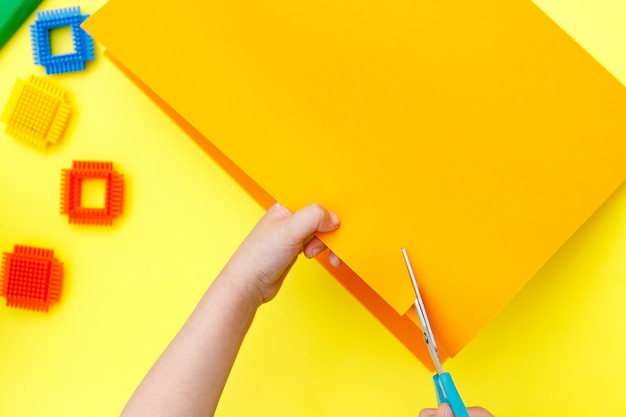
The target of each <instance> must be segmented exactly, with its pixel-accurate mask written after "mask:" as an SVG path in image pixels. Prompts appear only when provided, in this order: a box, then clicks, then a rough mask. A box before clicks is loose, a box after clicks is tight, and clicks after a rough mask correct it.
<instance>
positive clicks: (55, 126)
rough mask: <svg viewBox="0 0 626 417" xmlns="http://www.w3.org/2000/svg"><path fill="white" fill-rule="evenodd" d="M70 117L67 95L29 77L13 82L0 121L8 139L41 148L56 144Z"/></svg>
mask: <svg viewBox="0 0 626 417" xmlns="http://www.w3.org/2000/svg"><path fill="white" fill-rule="evenodd" d="M70 113H71V107H70V103H69V100H68V94H67V92H66V91H65V90H64V89H62V88H61V87H59V86H57V85H55V84H52V83H50V82H49V81H47V80H44V79H43V78H40V77H37V76H34V75H31V76H30V77H28V81H23V80H20V79H18V80H17V81H16V83H15V85H14V87H13V90H12V91H11V95H10V96H9V101H8V102H7V105H6V107H5V108H4V112H3V113H2V120H3V121H4V122H5V123H6V132H7V133H8V134H9V135H11V136H13V137H14V138H15V139H18V140H21V141H24V142H26V143H28V144H30V145H33V146H36V147H39V148H44V147H46V146H47V145H48V144H50V143H52V144H54V143H57V142H58V141H59V139H60V138H61V136H62V135H63V132H64V131H65V128H66V126H67V122H68V120H69V117H70Z"/></svg>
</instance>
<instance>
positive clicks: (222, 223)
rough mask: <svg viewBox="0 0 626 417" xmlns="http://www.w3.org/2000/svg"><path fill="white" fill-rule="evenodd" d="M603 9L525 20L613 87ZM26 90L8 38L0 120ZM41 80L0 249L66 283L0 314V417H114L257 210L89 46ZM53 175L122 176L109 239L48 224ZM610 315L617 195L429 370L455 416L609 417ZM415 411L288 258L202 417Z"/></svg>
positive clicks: (18, 47)
mask: <svg viewBox="0 0 626 417" xmlns="http://www.w3.org/2000/svg"><path fill="white" fill-rule="evenodd" d="M620 3H621V2H619V1H615V0H613V1H609V0H603V1H600V2H598V1H596V2H593V4H592V2H590V1H587V2H577V4H576V5H569V4H568V2H567V1H564V0H560V1H556V0H552V1H548V0H546V1H544V2H539V5H540V6H541V7H542V8H544V10H546V11H547V12H548V13H549V14H550V15H551V16H552V17H553V18H554V19H555V20H557V22H559V23H560V24H561V25H562V26H563V27H564V28H565V29H566V30H567V31H569V33H571V34H572V35H573V36H575V38H576V39H577V40H578V41H579V42H580V43H581V44H582V45H583V46H584V47H585V48H587V49H588V50H589V51H590V52H591V53H592V54H594V56H596V57H597V58H598V59H599V60H600V62H601V63H603V64H604V65H605V66H607V68H609V70H610V71H612V72H613V74H615V75H616V76H617V77H618V78H619V79H620V80H621V81H622V83H624V82H625V80H626V62H625V60H626V58H624V57H626V54H625V53H624V45H625V44H626V29H623V28H622V29H620V24H619V22H620V21H622V22H623V20H624V17H625V16H626V6H624V5H621V4H620ZM102 4H103V1H101V0H93V1H87V0H86V1H84V2H82V4H81V6H82V11H83V13H93V12H95V11H96V10H97V8H98V7H100V6H101V5H102ZM72 5H74V4H73V3H72V4H69V3H67V2H66V1H61V0H59V1H53V0H46V1H44V2H43V3H42V5H41V6H40V8H39V10H43V9H51V8H58V7H66V6H72ZM619 16H621V18H619ZM32 20H33V16H31V18H30V19H29V21H28V23H30V22H31V21H32ZM620 48H621V50H620ZM596 51H598V52H597V54H596ZM31 73H32V74H37V75H43V68H41V67H36V66H35V65H34V64H33V63H32V56H31V51H30V40H29V35H28V29H27V27H26V26H23V27H22V28H21V29H20V30H19V32H18V33H17V35H16V36H15V37H14V38H12V39H11V40H10V41H9V42H8V43H7V45H6V46H5V47H4V48H3V49H2V50H0V105H2V106H3V105H4V101H5V100H6V98H7V97H8V95H9V92H10V90H11V88H12V86H13V83H14V82H15V79H16V78H22V79H26V78H27V77H28V75H29V74H31ZM50 78H51V79H53V80H54V81H55V82H57V83H58V84H60V85H62V86H63V87H65V88H67V89H68V90H69V91H70V94H71V99H72V102H73V104H74V109H75V111H74V114H73V118H72V121H71V123H70V127H69V129H68V132H67V133H66V136H65V138H64V140H63V141H62V143H60V144H59V145H57V146H56V147H54V148H51V149H49V150H48V151H45V152H41V151H37V150H35V149H32V148H30V147H28V146H27V145H23V144H21V143H19V142H17V141H15V140H13V139H12V138H10V137H8V136H7V135H6V134H4V133H3V132H2V133H0V250H2V251H11V250H12V248H13V245H14V244H25V245H32V246H41V247H46V248H50V249H54V251H55V255H56V256H57V257H58V258H59V259H60V260H61V261H62V262H64V265H65V282H64V288H63V292H62V295H61V303H59V304H58V305H54V306H53V307H52V308H51V311H50V313H48V314H45V313H36V312H30V311H22V310H16V309H10V308H7V307H6V306H4V305H2V306H0V416H3V417H5V416H6V417H14V416H15V417H17V416H19V417H22V416H25V417H30V416H85V415H89V416H110V415H116V414H118V413H119V412H120V411H121V409H122V407H123V405H124V403H125V402H126V400H127V398H128V396H130V394H131V393H132V391H133V389H134V387H135V386H136V385H137V384H138V382H139V380H140V379H141V378H142V377H143V375H144V374H145V372H146V371H147V370H148V368H149V367H150V366H151V364H152V363H153V362H154V360H155V359H156V358H157V356H158V355H159V353H160V352H161V351H162V350H163V348H164V347H165V345H166V344H167V343H168V341H169V340H170V339H171V338H172V337H173V336H174V334H175V333H176V331H177V330H178V328H179V327H180V326H181V324H182V323H183V321H184V320H185V318H186V317H187V315H188V314H189V313H190V312H191V310H192V308H193V307H194V305H195V303H196V302H197V300H198V299H199V297H200V296H201V295H202V293H203V292H204V290H205V289H206V287H207V285H208V284H209V283H210V282H211V280H212V279H213V277H214V276H215V275H216V274H217V273H218V272H219V270H220V268H221V267H222V265H223V264H224V263H225V262H226V260H227V259H228V257H229V255H230V254H231V253H232V252H233V250H234V249H235V248H236V246H237V245H238V244H239V242H240V241H241V240H242V239H243V237H244V236H245V235H246V233H247V231H248V230H249V229H250V228H251V227H252V226H253V225H254V223H255V222H256V221H257V219H258V218H259V217H260V216H261V215H262V210H261V208H260V207H259V206H258V205H257V204H256V203H255V202H254V201H253V200H252V199H251V198H250V197H249V196H248V195H247V194H246V193H245V192H244V191H243V190H242V189H241V188H240V187H239V186H238V185H237V184H236V183H235V182H234V181H233V180H232V179H231V178H229V177H228V176H227V175H226V174H225V173H224V172H223V171H222V170H221V169H220V168H219V167H218V166H217V165H216V164H215V163H214V162H213V161H212V160H211V159H210V158H209V157H208V156H206V155H205V154H204V153H203V152H202V151H201V150H200V149H199V148H198V147H197V146H196V145H195V144H194V143H193V142H192V141H191V140H189V139H187V138H186V136H185V134H184V133H183V132H182V131H181V130H180V129H179V128H178V127H177V126H176V125H175V124H174V123H173V122H172V121H170V120H169V119H168V118H167V117H166V116H165V115H164V114H163V113H162V112H161V111H160V110H159V109H158V108H157V107H156V105H154V104H153V103H152V102H151V101H150V100H149V99H148V98H147V97H146V96H144V95H143V94H142V93H141V92H140V91H139V90H138V89H137V88H136V87H135V86H134V85H133V84H132V83H131V82H130V81H129V80H128V79H127V78H125V76H124V75H123V74H122V73H121V72H120V71H119V70H117V69H116V68H115V67H114V66H113V64H111V63H110V62H109V61H108V60H106V59H105V58H104V57H103V56H102V49H101V48H100V47H99V46H97V48H96V61H94V62H91V63H89V64H88V68H87V71H86V72H84V73H71V74H64V75H56V76H50ZM625 159H626V156H625ZM72 160H108V161H112V162H113V163H114V166H115V168H116V169H117V170H118V171H120V172H122V173H123V174H124V175H125V180H126V201H125V202H126V204H125V213H124V215H123V216H122V217H121V218H119V219H117V220H116V221H115V224H114V226H113V227H111V228H106V227H91V226H87V227H85V226H76V225H69V224H68V221H67V217H65V216H62V215H60V214H59V193H60V175H61V169H62V168H69V167H70V166H71V163H72ZM625 299H626V186H622V187H621V188H620V190H619V191H618V192H617V193H616V194H615V195H614V196H613V197H612V198H611V199H610V200H609V201H608V202H607V203H606V204H605V205H604V206H603V207H602V208H601V209H600V210H599V211H598V212H597V213H596V214H595V215H594V216H593V218H592V219H591V220H590V221H589V222H587V224H586V225H585V226H584V227H583V228H582V229H581V230H580V231H579V232H578V233H576V235H575V236H574V237H573V238H572V239H571V240H570V241H569V242H568V243H567V244H566V245H565V246H564V247H563V248H562V249H561V250H560V251H559V252H558V253H557V254H556V255H555V256H554V257H553V259H552V260H551V261H550V262H549V263H548V264H547V265H546V266H545V267H544V268H543V269H542V270H541V271H540V272H539V273H538V274H537V275H536V276H535V277H534V278H533V280H532V281H531V282H530V283H529V284H528V285H527V286H526V287H525V288H524V290H523V291H522V292H521V293H520V294H519V295H518V296H517V297H516V298H515V299H514V300H513V302H512V303H511V304H509V306H507V307H506V308H505V310H504V311H503V312H502V313H501V314H500V315H499V316H498V317H497V318H496V319H495V320H494V321H493V322H491V323H490V324H489V325H488V326H487V327H486V328H485V329H484V330H483V331H482V332H481V333H480V334H479V336H478V337H477V338H475V339H474V341H472V342H471V343H470V344H469V345H468V347H466V348H465V349H464V350H463V351H462V352H461V353H460V354H459V355H458V356H457V357H456V358H454V359H453V360H449V361H448V362H447V363H446V368H447V370H449V371H450V372H451V373H452V374H453V376H454V378H455V381H456V384H457V387H458V389H459V391H460V392H461V395H462V396H463V398H464V400H465V402H466V403H467V404H480V405H483V406H485V407H487V408H489V409H491V410H492V411H493V412H494V413H495V414H496V415H498V416H505V415H507V416H509V415H510V416H528V415H538V416H539V415H579V414H580V415H584V414H593V415H596V414H604V415H623V414H625V413H626V401H624V400H623V395H622V392H623V386H624V379H625V377H624V375H626V360H624V359H623V358H622V354H623V353H624V352H626V321H625V320H624V319H623V317H625V315H626V303H624V300H625ZM470 313H471V312H468V314H470ZM416 337H419V335H416ZM432 405H434V390H433V387H432V384H431V381H430V373H429V372H428V371H427V370H426V369H425V368H424V367H423V366H422V365H421V364H419V362H418V361H417V360H416V359H415V358H414V357H413V356H412V355H411V354H410V353H409V352H408V351H406V350H405V349H404V347H403V346H402V345H401V344H400V343H399V342H397V341H396V340H395V339H394V338H393V337H392V336H391V335H390V334H389V333H388V332H387V330H386V329H384V328H383V327H382V326H381V325H380V324H379V323H378V322H377V321H376V320H375V319H374V318H372V317H371V316H370V315H369V313H367V312H366V311H365V310H364V308H363V307H361V305H360V304H359V303H357V302H356V301H355V300H354V299H353V298H352V297H351V296H350V295H349V294H348V293H347V292H346V291H345V290H344V289H343V288H342V287H341V286H340V285H339V284H337V283H336V282H335V280H334V279H333V278H332V277H331V276H330V275H329V274H328V273H327V272H326V271H325V270H324V269H323V268H322V267H321V266H319V265H318V264H317V263H315V262H305V261H301V262H299V263H298V264H297V265H296V267H295V268H294V270H293V271H292V274H291V276H290V279H289V280H288V282H287V283H286V285H285V287H284V288H283V290H282V292H281V294H280V295H279V296H278V298H277V299H276V300H274V301H273V302H272V303H271V304H269V305H267V306H264V307H263V308H262V309H261V311H260V312H259V314H258V316H257V319H256V321H255V324H254V326H253V327H252V330H251V332H250V334H249V335H248V338H247V339H246V342H245V343H244V346H243V348H242V351H241V353H240V356H239V359H238V361H237V363H236V365H235V368H234V370H233V374H232V375H231V378H230V380H229V383H228V385H227V388H226V391H225V393H224V397H223V401H222V403H221V404H220V408H219V410H218V415H222V416H241V415H261V416H263V415H267V416H270V415H272V416H274V415H300V416H345V415H360V416H380V415H387V416H415V415H417V413H418V411H419V409H420V408H421V407H423V406H432Z"/></svg>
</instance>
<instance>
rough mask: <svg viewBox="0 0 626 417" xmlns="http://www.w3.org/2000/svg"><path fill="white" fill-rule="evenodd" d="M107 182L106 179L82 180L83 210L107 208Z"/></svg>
mask: <svg viewBox="0 0 626 417" xmlns="http://www.w3.org/2000/svg"><path fill="white" fill-rule="evenodd" d="M106 189H107V180H106V179H104V178H85V179H83V180H81V186H80V206H81V207H83V208H97V209H104V208H106Z"/></svg>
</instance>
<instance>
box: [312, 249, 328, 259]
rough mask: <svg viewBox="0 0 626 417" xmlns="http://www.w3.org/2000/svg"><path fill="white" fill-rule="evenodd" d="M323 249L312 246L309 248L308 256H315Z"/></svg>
mask: <svg viewBox="0 0 626 417" xmlns="http://www.w3.org/2000/svg"><path fill="white" fill-rule="evenodd" d="M323 250H324V248H313V249H312V250H311V252H310V253H309V257H310V258H315V257H316V256H317V255H319V254H320V253H321V252H322V251H323Z"/></svg>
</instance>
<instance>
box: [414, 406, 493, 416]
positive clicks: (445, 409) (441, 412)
mask: <svg viewBox="0 0 626 417" xmlns="http://www.w3.org/2000/svg"><path fill="white" fill-rule="evenodd" d="M467 412H468V413H469V415H470V417H493V414H491V413H490V412H489V411H487V410H485V409H484V408H482V407H470V408H468V409H467ZM419 417H454V413H453V412H452V409H451V408H450V406H449V405H448V404H446V403H442V404H441V405H440V406H439V408H437V409H436V410H435V409H434V408H426V409H424V410H422V411H421V412H420V415H419Z"/></svg>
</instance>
